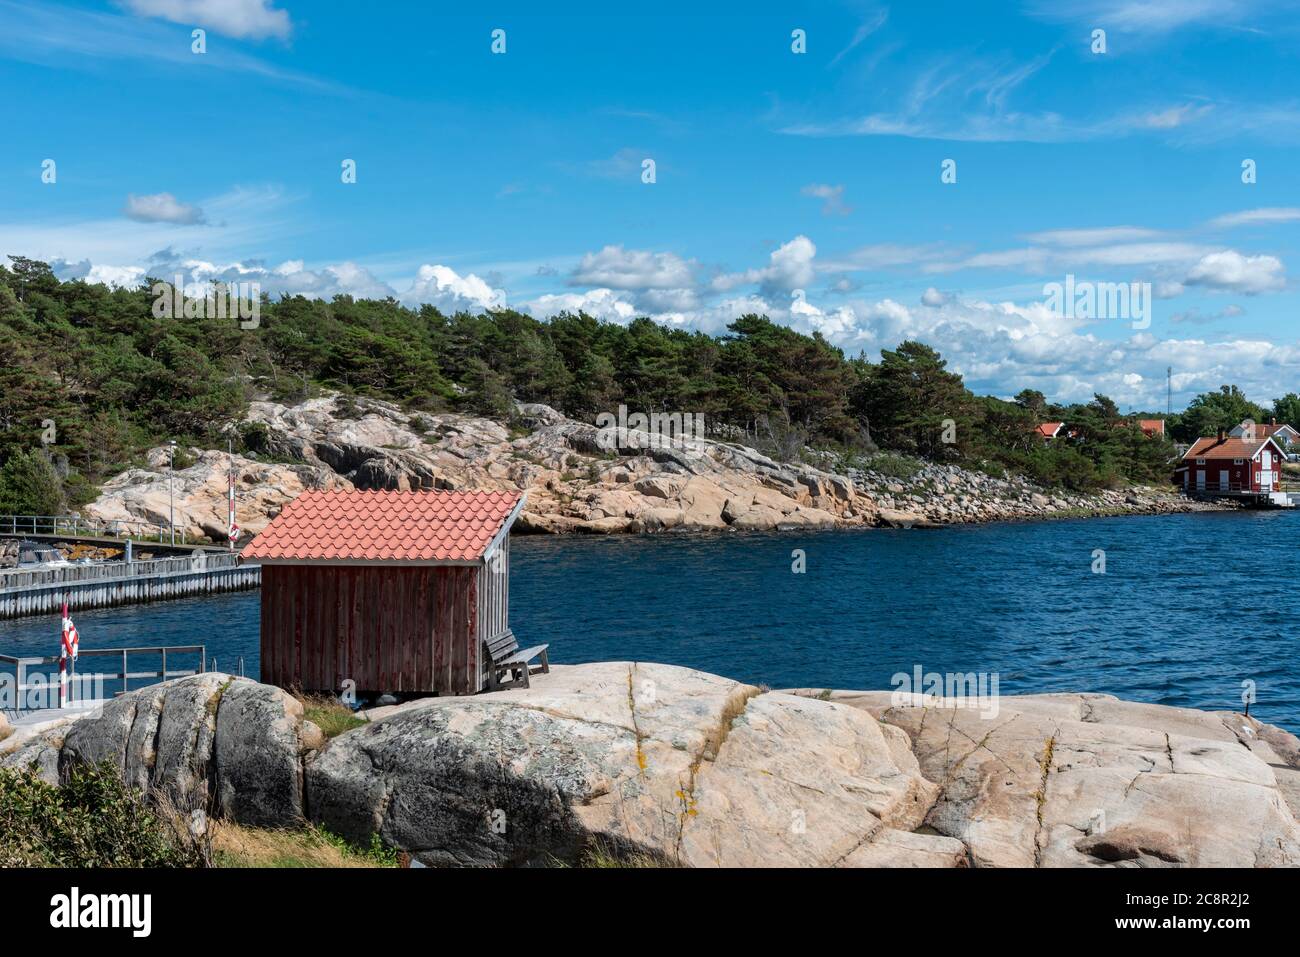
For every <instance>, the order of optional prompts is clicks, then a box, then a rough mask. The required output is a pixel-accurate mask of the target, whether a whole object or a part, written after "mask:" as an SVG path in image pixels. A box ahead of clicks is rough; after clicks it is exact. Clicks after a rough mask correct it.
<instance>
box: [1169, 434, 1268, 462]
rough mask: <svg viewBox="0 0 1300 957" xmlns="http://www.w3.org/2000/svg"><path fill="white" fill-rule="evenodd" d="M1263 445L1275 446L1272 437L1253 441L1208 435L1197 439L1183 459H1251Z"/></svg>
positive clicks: (1230, 436)
mask: <svg viewBox="0 0 1300 957" xmlns="http://www.w3.org/2000/svg"><path fill="white" fill-rule="evenodd" d="M1265 445H1272V446H1274V447H1277V442H1276V441H1274V440H1273V439H1268V438H1261V439H1259V440H1258V441H1255V442H1247V441H1246V440H1245V439H1241V438H1238V437H1236V436H1232V435H1229V436H1227V437H1226V438H1224V439H1223V440H1220V439H1219V437H1218V436H1215V435H1210V436H1205V437H1202V438H1199V439H1197V440H1196V441H1195V442H1193V443H1192V447H1191V448H1190V449H1188V450H1187V453H1186V454H1185V455H1184V456H1183V459H1184V460H1186V459H1253V458H1254V457H1255V453H1257V452H1258V451H1259V450H1260V449H1261V448H1263V447H1264V446H1265Z"/></svg>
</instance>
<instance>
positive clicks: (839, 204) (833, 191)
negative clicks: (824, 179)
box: [799, 183, 853, 216]
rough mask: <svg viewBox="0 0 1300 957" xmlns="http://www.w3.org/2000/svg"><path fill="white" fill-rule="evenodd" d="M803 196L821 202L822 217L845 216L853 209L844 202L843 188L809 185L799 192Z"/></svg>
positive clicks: (817, 184) (819, 184)
mask: <svg viewBox="0 0 1300 957" xmlns="http://www.w3.org/2000/svg"><path fill="white" fill-rule="evenodd" d="M799 192H800V193H802V194H803V195H804V196H812V197H814V198H816V199H820V200H821V201H822V215H823V216H847V215H848V214H849V213H851V212H853V207H852V206H848V205H846V204H845V202H844V187H843V186H842V185H837V186H831V185H830V184H829V183H809V184H808V185H807V186H805V187H804V188H803V189H801V190H799Z"/></svg>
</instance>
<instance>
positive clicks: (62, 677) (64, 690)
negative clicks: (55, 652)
mask: <svg viewBox="0 0 1300 957" xmlns="http://www.w3.org/2000/svg"><path fill="white" fill-rule="evenodd" d="M62 632H63V634H62V638H61V640H60V642H59V707H60V708H63V707H65V706H66V705H67V703H68V602H67V599H64V602H63V628H62Z"/></svg>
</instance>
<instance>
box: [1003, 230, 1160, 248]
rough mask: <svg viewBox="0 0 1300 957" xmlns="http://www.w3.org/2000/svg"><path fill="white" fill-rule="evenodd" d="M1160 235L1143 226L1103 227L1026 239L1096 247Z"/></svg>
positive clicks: (1046, 242) (1036, 241) (1049, 231)
mask: <svg viewBox="0 0 1300 957" xmlns="http://www.w3.org/2000/svg"><path fill="white" fill-rule="evenodd" d="M1159 235H1160V233H1159V232H1158V231H1157V230H1154V229H1144V228H1142V227H1141V226H1101V227H1097V228H1093V229H1050V230H1047V231H1046V232H1041V233H1031V234H1030V235H1029V236H1027V237H1025V238H1027V239H1029V240H1030V241H1031V242H1035V243H1044V244H1047V245H1049V246H1096V245H1099V244H1102V243H1131V242H1137V241H1139V240H1145V239H1155V238H1157V237H1158V236H1159Z"/></svg>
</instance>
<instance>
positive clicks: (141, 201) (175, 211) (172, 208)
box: [122, 193, 203, 226]
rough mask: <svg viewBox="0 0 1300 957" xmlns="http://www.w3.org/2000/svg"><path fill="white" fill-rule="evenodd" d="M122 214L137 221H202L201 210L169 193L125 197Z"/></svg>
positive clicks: (186, 224) (177, 223) (179, 222)
mask: <svg viewBox="0 0 1300 957" xmlns="http://www.w3.org/2000/svg"><path fill="white" fill-rule="evenodd" d="M122 214H123V215H124V216H126V217H127V218H128V219H134V220H135V221H136V222H137V223H175V224H176V225H178V226H196V225H198V224H200V223H202V222H203V210H202V209H200V208H199V207H197V206H193V205H191V204H189V203H182V202H181V201H180V200H178V199H177V198H176V197H175V196H173V195H172V194H171V193H152V194H149V195H146V196H137V195H135V193H131V194H130V195H128V196H127V198H126V206H125V207H124V208H123V209H122Z"/></svg>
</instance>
